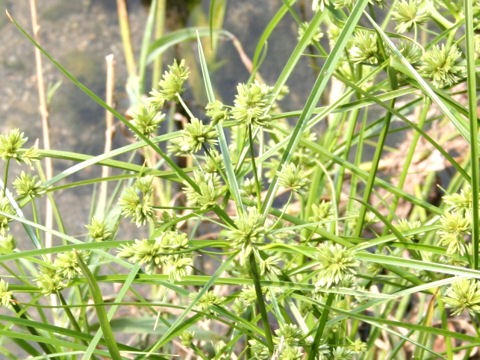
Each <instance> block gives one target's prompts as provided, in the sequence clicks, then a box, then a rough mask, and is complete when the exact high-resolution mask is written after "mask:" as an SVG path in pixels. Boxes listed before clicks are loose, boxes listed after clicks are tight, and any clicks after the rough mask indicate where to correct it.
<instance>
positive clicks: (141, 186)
mask: <svg viewBox="0 0 480 360" xmlns="http://www.w3.org/2000/svg"><path fill="white" fill-rule="evenodd" d="M152 182H153V177H151V176H147V177H144V178H140V179H138V180H137V181H136V182H135V184H134V185H133V186H129V187H127V188H125V189H124V190H123V193H122V195H121V197H120V200H119V202H118V204H119V206H120V209H121V211H122V215H124V216H126V217H130V218H132V220H133V221H134V222H135V224H136V225H137V226H141V225H144V224H145V223H146V222H147V221H151V220H153V219H154V217H155V210H154V208H153V187H152Z"/></svg>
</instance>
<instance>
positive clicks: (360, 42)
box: [349, 30, 379, 64]
mask: <svg viewBox="0 0 480 360" xmlns="http://www.w3.org/2000/svg"><path fill="white" fill-rule="evenodd" d="M377 41H378V39H377V34H376V33H374V32H371V31H366V30H360V31H357V32H356V33H355V35H354V36H353V39H352V46H351V47H350V49H349V55H350V60H352V61H353V62H354V63H363V64H377V63H378V54H379V53H378V47H377Z"/></svg>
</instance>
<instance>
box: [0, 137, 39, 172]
mask: <svg viewBox="0 0 480 360" xmlns="http://www.w3.org/2000/svg"><path fill="white" fill-rule="evenodd" d="M27 141H28V138H26V137H25V135H24V133H23V132H20V130H18V129H13V130H10V132H9V133H8V134H2V135H0V158H2V159H3V160H10V159H15V160H16V161H17V162H18V163H21V162H24V163H26V164H27V165H31V164H32V160H38V159H39V155H38V150H37V149H36V148H35V147H31V148H30V149H27V150H25V151H21V148H22V146H23V145H24V144H25V143H26V142H27Z"/></svg>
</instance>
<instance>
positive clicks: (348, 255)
mask: <svg viewBox="0 0 480 360" xmlns="http://www.w3.org/2000/svg"><path fill="white" fill-rule="evenodd" d="M316 260H317V261H318V262H319V270H318V273H317V281H316V284H315V286H316V287H327V288H329V287H332V286H338V285H340V284H341V283H342V282H343V281H345V280H348V279H349V278H350V277H351V276H352V275H354V274H355V273H356V268H357V267H358V261H357V260H356V259H355V253H354V252H353V251H351V250H349V249H346V248H344V247H342V246H341V245H329V244H323V245H321V246H320V247H319V248H318V251H317V255H316Z"/></svg>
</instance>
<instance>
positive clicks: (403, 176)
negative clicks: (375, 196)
mask: <svg viewBox="0 0 480 360" xmlns="http://www.w3.org/2000/svg"><path fill="white" fill-rule="evenodd" d="M431 103H432V101H431V100H430V98H428V97H425V105H424V107H423V109H422V113H421V114H420V119H419V121H418V127H419V128H420V129H423V125H424V124H425V120H426V119H427V113H428V110H429V109H430V104H431ZM419 138H420V133H419V132H418V131H417V132H415V133H414V134H413V139H412V142H411V144H410V147H409V149H408V153H407V157H406V159H405V162H404V163H403V169H402V173H401V174H400V178H399V180H398V185H397V187H398V188H399V189H403V185H404V184H405V180H406V178H407V175H408V170H409V168H410V164H411V163H412V160H413V156H414V155H415V150H416V149H417V143H418V139H419ZM399 199H400V197H399V196H398V195H395V198H394V199H393V202H392V206H391V207H390V213H389V214H388V218H387V219H388V221H389V222H391V221H392V219H393V216H394V214H395V211H396V209H397V206H398V201H399ZM386 230H387V229H386V228H385V230H384V233H383V235H385V234H386V233H385V231H386Z"/></svg>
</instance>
